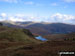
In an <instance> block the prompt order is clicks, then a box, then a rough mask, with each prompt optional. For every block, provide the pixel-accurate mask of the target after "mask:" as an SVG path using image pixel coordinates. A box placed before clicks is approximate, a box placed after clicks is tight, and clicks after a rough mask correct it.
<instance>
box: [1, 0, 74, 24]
mask: <svg viewBox="0 0 75 56" xmlns="http://www.w3.org/2000/svg"><path fill="white" fill-rule="evenodd" d="M2 20H12V21H39V22H62V23H71V24H75V0H0V21H2Z"/></svg>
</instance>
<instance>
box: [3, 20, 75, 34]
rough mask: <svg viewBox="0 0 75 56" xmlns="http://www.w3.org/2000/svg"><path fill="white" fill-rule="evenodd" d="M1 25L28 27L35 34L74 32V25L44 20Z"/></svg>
mask: <svg viewBox="0 0 75 56" xmlns="http://www.w3.org/2000/svg"><path fill="white" fill-rule="evenodd" d="M2 23H3V25H5V26H8V27H15V28H26V29H29V30H30V31H31V32H32V33H33V34H36V35H49V34H67V33H72V32H75V25H70V24H65V23H46V22H5V21H4V22H2Z"/></svg>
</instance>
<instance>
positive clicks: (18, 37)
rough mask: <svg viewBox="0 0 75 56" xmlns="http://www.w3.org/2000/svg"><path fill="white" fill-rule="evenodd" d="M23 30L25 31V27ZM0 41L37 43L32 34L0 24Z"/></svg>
mask: <svg viewBox="0 0 75 56" xmlns="http://www.w3.org/2000/svg"><path fill="white" fill-rule="evenodd" d="M25 31H27V30H26V29H25ZM0 41H7V42H25V43H37V42H39V41H37V40H35V39H34V38H33V36H31V37H30V35H27V34H25V32H24V31H23V30H22V29H15V28H8V27H4V26H0Z"/></svg>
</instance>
